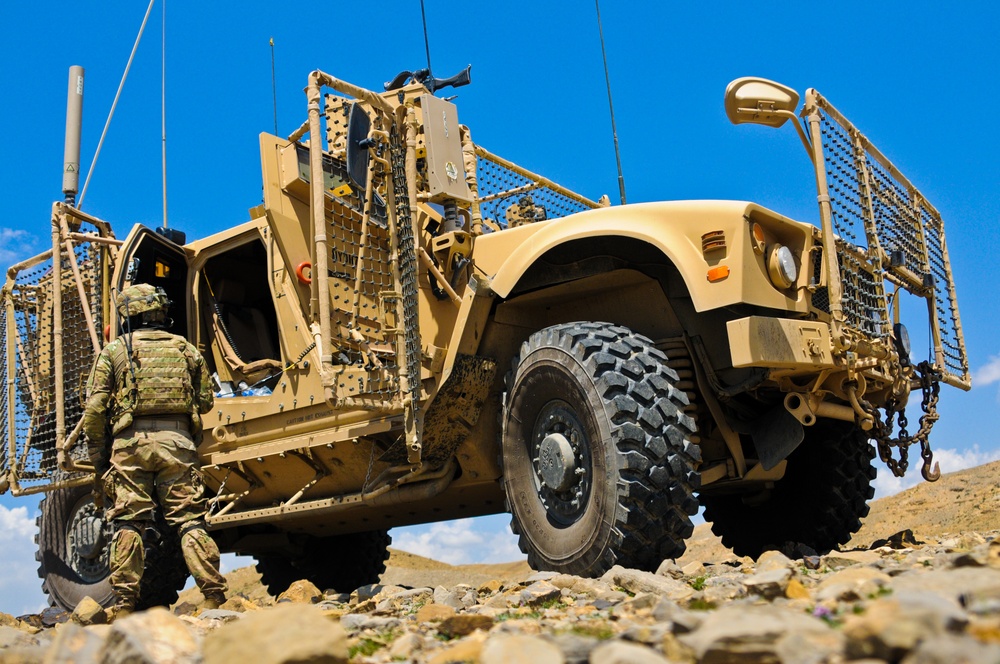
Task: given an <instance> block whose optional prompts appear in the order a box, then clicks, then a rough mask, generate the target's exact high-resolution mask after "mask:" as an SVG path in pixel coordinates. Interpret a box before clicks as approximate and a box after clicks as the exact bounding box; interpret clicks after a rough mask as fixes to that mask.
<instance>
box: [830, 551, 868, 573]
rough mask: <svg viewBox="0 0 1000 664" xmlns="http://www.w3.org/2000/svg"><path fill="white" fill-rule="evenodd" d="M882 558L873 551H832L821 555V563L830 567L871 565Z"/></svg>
mask: <svg viewBox="0 0 1000 664" xmlns="http://www.w3.org/2000/svg"><path fill="white" fill-rule="evenodd" d="M880 560H882V556H880V555H879V554H878V553H876V552H874V551H867V550H865V551H833V552H831V553H828V554H827V555H825V556H823V557H822V565H823V566H825V567H829V568H830V569H843V568H845V567H850V566H851V565H871V564H873V563H877V562H879V561H880Z"/></svg>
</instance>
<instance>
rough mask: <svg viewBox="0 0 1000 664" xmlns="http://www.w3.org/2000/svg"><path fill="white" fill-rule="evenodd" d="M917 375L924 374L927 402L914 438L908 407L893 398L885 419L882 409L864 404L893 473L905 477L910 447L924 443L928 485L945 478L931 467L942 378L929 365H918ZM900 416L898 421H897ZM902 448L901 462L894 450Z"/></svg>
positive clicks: (922, 471)
mask: <svg viewBox="0 0 1000 664" xmlns="http://www.w3.org/2000/svg"><path fill="white" fill-rule="evenodd" d="M917 372H918V373H919V374H920V389H921V392H922V393H923V400H922V401H921V403H920V407H921V409H922V410H923V412H924V414H923V415H922V416H921V417H920V429H919V430H918V431H917V433H915V434H913V435H912V436H911V435H910V434H909V432H908V431H907V426H908V425H909V421H908V420H907V418H906V408H905V406H904V407H902V408H899V407H898V403H897V402H896V400H895V399H889V401H888V402H887V403H886V406H885V419H884V421H883V419H882V417H881V416H880V414H879V412H878V410H879V409H878V408H877V407H875V406H872V405H871V404H870V403H868V402H866V401H863V402H862V405H863V406H864V408H865V410H867V411H868V412H869V413H870V414H871V415H872V418H873V421H874V423H875V426H874V427H873V429H872V438H874V439H875V442H876V444H877V447H878V455H879V458H880V459H881V460H882V461H883V462H884V463H885V464H886V466H888V467H889V470H891V471H892V474H893V475H895V476H896V477H902V476H903V475H905V474H906V470H907V468H908V467H909V456H908V455H909V447H910V445H913V444H914V443H920V457H921V459H922V460H923V466H922V467H921V469H920V474H921V475H923V477H924V479H925V480H927V481H928V482H934V481H936V480H937V479H938V478H939V477H941V470H940V467H939V466H938V465H937V464H934V468H933V469H932V468H931V464H932V463H933V460H934V452H932V451H931V443H930V433H931V428H932V427H933V426H934V423H935V422H937V420H938V418H939V417H940V415H939V414H938V412H937V403H938V398H939V393H940V390H941V383H940V380H941V376H940V375H939V374H938V373H937V372H936V371H934V368H933V367H932V366H931V365H930V363H928V362H921V363H920V364H918V365H917ZM897 414H898V418H897ZM894 420H897V422H898V425H899V435H898V436H897V437H896V438H893V437H892V430H893V421H894ZM894 447H896V448H899V459H898V460H897V459H894V458H893V456H892V448H894Z"/></svg>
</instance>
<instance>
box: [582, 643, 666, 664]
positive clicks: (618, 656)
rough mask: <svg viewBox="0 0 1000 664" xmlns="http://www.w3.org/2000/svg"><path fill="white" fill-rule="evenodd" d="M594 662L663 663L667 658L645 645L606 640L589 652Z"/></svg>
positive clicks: (622, 663)
mask: <svg viewBox="0 0 1000 664" xmlns="http://www.w3.org/2000/svg"><path fill="white" fill-rule="evenodd" d="M590 661H591V662H593V663H594V664H665V663H666V662H668V661H669V660H667V659H666V658H664V657H663V655H661V654H659V653H658V652H656V651H655V650H652V649H650V648H647V647H646V646H640V645H636V644H634V643H625V642H623V641H608V642H606V643H602V644H601V645H599V646H597V647H596V648H594V650H593V651H592V652H591V653H590Z"/></svg>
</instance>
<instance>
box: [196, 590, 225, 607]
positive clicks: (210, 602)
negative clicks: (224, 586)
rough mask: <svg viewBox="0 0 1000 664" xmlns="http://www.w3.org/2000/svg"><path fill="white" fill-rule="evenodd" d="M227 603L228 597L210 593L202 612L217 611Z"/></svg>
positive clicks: (203, 604)
mask: <svg viewBox="0 0 1000 664" xmlns="http://www.w3.org/2000/svg"><path fill="white" fill-rule="evenodd" d="M225 603H226V596H225V595H223V594H222V593H209V594H208V595H205V601H204V602H202V607H203V608H202V611H211V610H212V609H217V608H219V607H220V606H222V605H223V604H225Z"/></svg>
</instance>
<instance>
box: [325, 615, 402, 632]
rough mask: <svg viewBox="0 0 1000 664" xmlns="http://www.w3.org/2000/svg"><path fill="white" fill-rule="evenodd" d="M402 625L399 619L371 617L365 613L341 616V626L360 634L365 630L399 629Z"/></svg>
mask: <svg viewBox="0 0 1000 664" xmlns="http://www.w3.org/2000/svg"><path fill="white" fill-rule="evenodd" d="M400 624H401V623H400V620H399V618H386V617H380V616H369V615H367V614H364V613H348V614H347V615H343V616H340V626H341V627H343V628H344V629H346V630H347V631H349V632H358V631H361V630H364V629H373V630H385V631H388V630H391V629H396V628H398V627H399V626H400Z"/></svg>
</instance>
